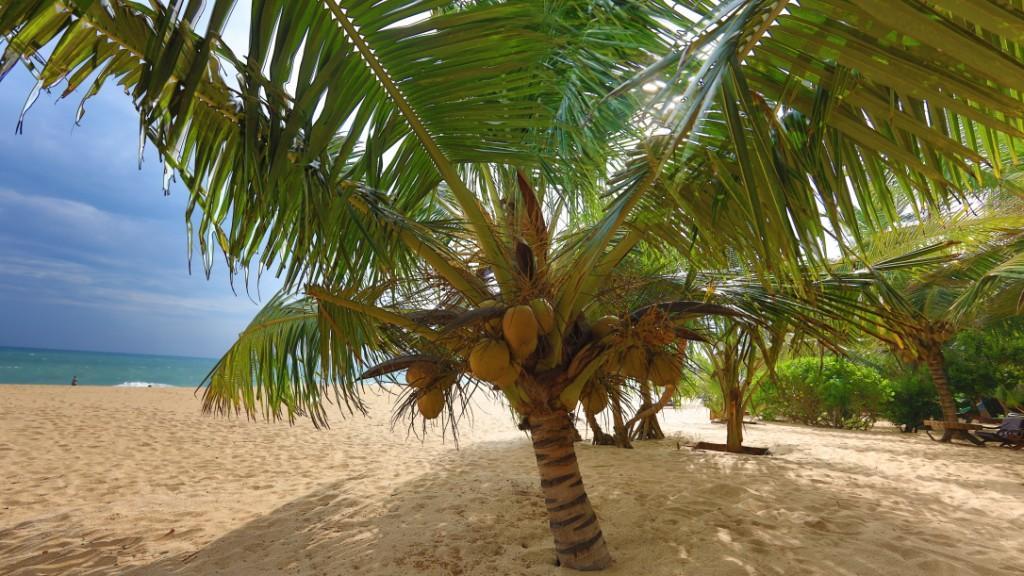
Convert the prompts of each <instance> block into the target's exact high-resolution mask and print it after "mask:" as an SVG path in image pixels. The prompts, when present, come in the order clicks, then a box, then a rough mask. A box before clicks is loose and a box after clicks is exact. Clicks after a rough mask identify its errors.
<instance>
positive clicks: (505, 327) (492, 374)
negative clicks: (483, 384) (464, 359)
mask: <svg viewBox="0 0 1024 576" xmlns="http://www.w3.org/2000/svg"><path fill="white" fill-rule="evenodd" d="M480 307H481V308H496V307H498V304H497V303H496V302H494V301H493V300H488V301H485V302H482V303H481V304H480ZM497 320H498V319H495V320H494V321H492V323H491V324H490V325H489V326H488V327H489V328H490V334H488V335H487V336H486V337H485V338H483V339H482V340H480V341H479V342H477V343H476V345H475V346H473V349H472V350H471V351H470V353H469V369H470V371H472V373H473V375H474V376H476V377H477V378H479V379H481V380H484V381H487V382H490V383H492V384H494V385H495V386H497V387H498V388H499V389H501V390H503V391H508V390H509V389H510V388H511V387H512V386H513V385H514V384H515V383H516V381H517V380H518V379H519V374H520V373H521V372H522V363H523V361H525V360H526V359H527V358H529V357H530V355H532V354H533V353H534V351H535V350H537V343H538V341H539V339H540V337H541V336H543V335H545V334H548V333H549V332H551V331H552V330H553V329H554V327H555V312H554V310H553V309H552V308H551V304H549V303H548V301H547V300H544V299H543V298H536V299H534V300H531V301H530V303H529V304H519V305H516V306H510V307H509V308H507V309H506V310H505V313H504V314H503V315H502V317H501V319H500V324H499V323H498V321H497Z"/></svg>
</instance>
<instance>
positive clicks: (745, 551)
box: [0, 438, 1022, 576]
mask: <svg viewBox="0 0 1024 576" xmlns="http://www.w3.org/2000/svg"><path fill="white" fill-rule="evenodd" d="M887 444H888V443H887ZM891 444H892V445H893V446H892V454H889V453H881V454H879V457H888V458H900V457H905V454H904V453H903V450H905V448H906V447H905V446H901V443H900V442H891ZM577 450H578V453H579V455H580V460H581V462H582V465H583V473H584V477H585V479H586V481H587V486H588V490H589V492H590V494H591V496H592V499H593V501H594V504H595V507H596V509H597V511H598V514H599V515H600V518H601V521H602V525H603V529H604V532H605V535H606V536H607V539H608V541H609V545H610V546H611V549H612V553H613V555H614V556H615V558H616V565H615V566H614V567H613V568H612V569H611V570H610V571H609V572H607V573H608V574H630V575H633V574H654V575H668V574H725V575H729V574H737V575H751V574H769V575H772V574H780V575H781V574H801V575H804V574H807V575H813V574H822V575H825V574H828V575H830V576H832V575H854V574H857V575H859V574H910V575H913V574H929V575H934V574H956V575H982V574H994V573H1000V572H1003V571H1011V570H1013V566H1011V556H1010V554H1008V552H1007V551H1008V550H1009V549H1010V548H1011V547H1012V546H1019V545H1020V544H1021V543H1022V540H1020V539H1018V540H1017V541H1016V543H1014V542H1007V541H1006V534H1007V532H1006V531H1005V525H1004V524H1001V523H999V522H994V523H993V522H988V521H986V519H985V518H983V517H982V518H979V517H978V516H977V514H980V513H983V512H982V511H981V510H977V509H968V510H957V509H955V508H954V507H953V506H951V504H950V502H949V501H948V500H947V499H946V498H945V494H946V489H949V490H953V489H955V488H956V487H955V486H954V483H953V482H952V481H947V482H946V484H948V485H946V484H942V483H940V485H919V484H917V480H916V479H914V478H905V479H899V478H887V477H879V475H878V472H877V470H875V471H872V470H871V469H869V468H867V467H864V466H860V465H853V464H849V463H837V462H832V461H827V460H823V459H817V458H811V457H809V456H807V455H806V454H805V455H803V456H801V459H799V460H798V461H794V460H792V459H787V458H785V457H771V456H769V457H751V456H743V455H732V454H718V453H700V452H692V451H690V450H686V449H683V450H679V449H677V442H676V439H675V438H669V439H666V440H663V441H652V442H638V443H637V449H636V450H619V449H616V448H613V447H593V446H588V445H583V444H581V445H578V448H577ZM284 473H286V472H284ZM386 478H387V471H382V470H365V471H363V473H354V474H351V475H349V476H348V477H346V478H344V479H341V480H339V481H338V482H335V483H331V484H327V485H322V486H320V487H319V488H318V489H316V490H314V491H313V492H310V493H308V494H304V495H301V496H298V497H296V498H295V499H294V500H292V501H291V502H289V503H288V504H286V505H284V506H281V507H279V508H277V509H276V510H274V511H272V512H270V513H268V514H265V515H263V516H261V517H259V518H258V519H256V520H254V521H251V522H249V523H247V524H245V525H242V526H240V527H239V528H237V529H235V530H233V531H231V532H228V533H226V534H224V535H223V536H221V537H219V538H217V539H216V540H213V541H212V542H209V543H207V544H205V545H203V546H201V547H199V548H198V549H194V550H192V551H189V552H187V553H178V554H168V555H166V556H164V557H163V558H161V559H159V560H157V561H154V562H150V563H148V564H146V565H143V566H138V565H136V566H134V567H132V568H131V569H125V568H124V567H123V565H124V564H128V563H133V562H131V561H130V559H129V556H130V555H131V554H132V553H135V554H139V553H145V552H147V551H148V553H149V555H152V553H153V552H152V551H153V550H159V548H160V546H159V543H158V542H152V541H151V542H145V543H144V542H137V541H131V542H128V541H127V540H125V539H112V540H110V542H109V544H110V547H109V550H107V551H106V552H107V553H106V555H105V556H96V555H92V556H90V557H89V558H91V559H89V560H86V557H85V556H82V557H80V558H78V559H76V556H74V555H67V556H65V557H64V558H63V559H62V561H61V562H59V563H56V564H55V563H53V562H52V560H54V558H52V557H51V558H50V560H51V562H48V563H46V564H44V563H42V562H34V561H33V560H34V559H39V558H40V557H39V556H33V557H31V558H26V559H24V560H23V561H22V562H18V564H17V565H14V566H11V565H8V566H7V569H9V570H10V573H15V574H49V573H61V574H97V575H114V574H132V575H136V576H138V575H154V576H172V575H173V576H182V575H212V574H217V575H235V574H237V575H257V574H258V575H267V574H282V575H283V574H288V575H318V576H319V575H350V574H352V575H354V574H368V575H391V574H431V575H457V576H461V575H501V574H516V575H550V574H566V573H568V572H564V571H561V570H560V569H558V568H555V567H554V565H553V558H554V554H553V550H552V545H551V541H550V536H549V533H548V530H547V526H546V515H545V512H544V508H543V499H542V497H541V495H540V491H539V488H538V486H537V482H536V477H535V469H534V466H533V461H532V453H531V452H530V450H529V447H528V445H527V443H526V442H525V441H517V442H492V443H478V444H474V445H471V446H469V447H465V448H463V449H462V450H460V451H454V450H453V451H451V453H449V454H446V455H444V456H442V457H441V458H440V459H439V461H438V462H436V463H435V465H432V466H431V467H430V469H429V470H425V471H424V473H423V474H422V475H420V476H418V477H416V478H415V479H413V480H411V481H404V482H397V481H392V482H390V483H389V481H388V480H387V479H386ZM901 480H902V482H901ZM932 482H935V481H934V480H933V481H932ZM974 488H981V487H978V486H975V487H974ZM985 490H986V493H985V495H984V498H983V500H984V502H986V503H989V504H991V503H993V502H998V501H999V500H1000V499H1004V500H1003V501H1006V500H1007V499H1008V500H1010V501H1013V499H1016V498H1020V496H1021V494H1022V491H1021V487H1020V486H1013V485H1012V484H1010V483H995V484H993V485H988V486H985ZM381 494H385V495H386V496H384V497H381ZM233 497H235V496H233V495H232V494H231V493H225V494H224V498H233ZM16 528H17V527H14V528H12V529H11V530H16ZM4 532H10V530H5V531H3V532H0V550H2V544H3V541H4V536H5V534H4ZM7 536H10V534H7ZM993 542H1002V543H1004V545H1002V547H992V545H991V544H992V543H993ZM986 543H987V544H986ZM178 549H179V550H180V549H181V547H180V546H179V548H178ZM140 555H144V554H140ZM98 558H106V560H98ZM119 560H120V563H121V564H122V567H118V565H117V564H118V561H119ZM2 564H3V563H2V562H0V565H2ZM57 566H59V567H60V570H59V571H53V569H54V568H55V567H57ZM44 567H45V568H44ZM4 571H5V570H4V569H0V572H4Z"/></svg>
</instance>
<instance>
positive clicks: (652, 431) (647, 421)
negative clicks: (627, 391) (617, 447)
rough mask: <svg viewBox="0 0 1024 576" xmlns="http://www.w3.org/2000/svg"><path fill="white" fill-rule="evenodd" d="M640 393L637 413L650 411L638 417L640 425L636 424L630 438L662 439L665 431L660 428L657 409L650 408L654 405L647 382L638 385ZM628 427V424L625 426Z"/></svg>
mask: <svg viewBox="0 0 1024 576" xmlns="http://www.w3.org/2000/svg"><path fill="white" fill-rule="evenodd" d="M640 394H641V398H643V401H642V402H641V403H640V409H639V410H638V411H637V413H638V414H641V413H646V412H650V414H649V415H645V416H643V417H642V418H641V419H640V423H639V424H640V425H639V426H637V428H636V430H635V431H633V433H632V438H630V439H631V440H664V439H665V433H664V432H663V431H662V430H661V424H660V423H658V412H659V411H660V409H661V408H658V410H651V408H652V407H653V406H654V400H653V399H652V398H651V388H650V386H648V385H647V384H641V385H640ZM626 427H627V428H629V425H628V424H627V426H626Z"/></svg>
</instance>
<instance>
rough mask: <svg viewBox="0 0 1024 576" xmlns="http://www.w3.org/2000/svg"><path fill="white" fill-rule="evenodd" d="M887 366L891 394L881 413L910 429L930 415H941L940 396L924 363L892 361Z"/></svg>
mask: <svg viewBox="0 0 1024 576" xmlns="http://www.w3.org/2000/svg"><path fill="white" fill-rule="evenodd" d="M890 364H891V366H892V368H893V370H891V371H890V370H886V376H887V377H886V379H887V381H888V382H889V388H890V390H891V392H892V393H891V395H890V396H889V398H888V400H887V401H886V403H885V406H884V407H883V409H882V417H883V418H885V419H886V420H888V421H890V422H892V423H893V424H896V425H897V426H899V427H900V429H901V430H903V431H904V432H910V431H912V430H914V429H916V428H917V427H918V426H920V425H921V424H922V423H923V422H924V420H926V419H928V418H941V417H942V410H941V409H939V401H938V397H937V395H936V393H935V386H934V385H933V384H932V380H931V377H930V376H929V375H928V371H927V370H926V369H924V367H920V366H918V367H913V366H899V365H898V364H897V363H896V361H895V360H892V361H891V362H890Z"/></svg>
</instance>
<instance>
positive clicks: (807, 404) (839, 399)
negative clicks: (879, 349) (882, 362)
mask: <svg viewBox="0 0 1024 576" xmlns="http://www.w3.org/2000/svg"><path fill="white" fill-rule="evenodd" d="M889 395H890V392H889V386H888V382H887V381H886V380H885V379H884V378H882V376H881V375H880V374H879V373H878V371H877V370H875V369H874V368H871V367H868V366H862V365H860V364H855V363H853V362H848V361H845V360H842V359H840V358H836V357H834V356H826V357H823V358H819V357H804V358H794V359H792V360H787V361H785V362H780V363H779V365H778V366H777V367H776V369H775V378H771V377H767V376H766V377H765V378H764V379H763V380H762V382H761V385H760V387H759V388H758V390H757V392H756V393H755V395H754V399H753V403H752V405H753V410H754V411H755V412H756V413H758V414H760V415H761V416H762V417H764V418H768V419H773V418H778V417H780V416H781V417H785V418H787V419H789V420H792V421H795V422H801V423H804V424H810V425H812V426H829V427H833V428H869V427H871V426H872V425H874V423H875V420H877V419H878V416H879V415H880V413H881V410H882V408H883V407H884V406H885V404H886V401H887V400H888V398H889Z"/></svg>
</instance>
